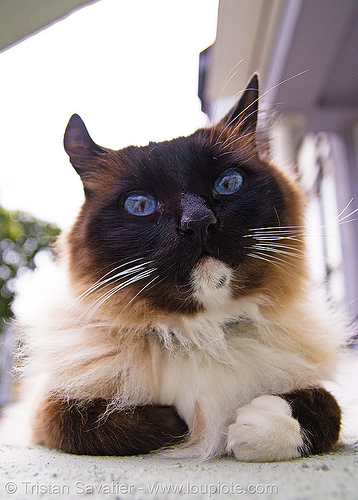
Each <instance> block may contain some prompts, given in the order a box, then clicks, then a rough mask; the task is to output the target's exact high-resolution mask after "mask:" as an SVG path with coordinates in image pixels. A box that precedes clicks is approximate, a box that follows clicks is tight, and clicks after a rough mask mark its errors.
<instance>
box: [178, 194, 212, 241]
mask: <svg viewBox="0 0 358 500" xmlns="http://www.w3.org/2000/svg"><path fill="white" fill-rule="evenodd" d="M187 201H188V200H187ZM193 201H195V202H194V203H193ZM190 202H191V203H190ZM190 202H189V203H186V204H185V205H184V209H183V213H182V217H181V221H180V225H179V230H180V231H181V232H182V233H185V234H187V235H189V236H192V237H193V238H194V239H195V240H196V241H197V242H198V243H200V244H203V243H206V241H207V240H208V238H209V237H210V234H211V232H212V230H213V229H214V226H215V224H216V223H217V219H216V217H215V214H214V213H213V211H212V210H210V208H208V207H207V206H206V205H205V204H204V203H202V202H199V201H198V199H196V200H192V199H191V200H190Z"/></svg>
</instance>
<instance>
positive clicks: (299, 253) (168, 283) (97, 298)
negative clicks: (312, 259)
mask: <svg viewBox="0 0 358 500" xmlns="http://www.w3.org/2000/svg"><path fill="white" fill-rule="evenodd" d="M258 98H259V97H258V80H257V76H254V77H253V78H252V79H251V81H250V83H249V84H248V86H247V88H246V89H245V91H244V92H243V94H242V97H241V99H240V100H239V101H238V103H237V104H236V106H235V107H234V108H233V109H232V110H231V111H230V112H229V113H228V114H227V115H226V116H225V117H224V118H223V119H222V120H221V121H220V122H219V123H218V124H216V125H214V126H212V127H208V128H204V129H199V130H198V131H196V132H195V133H194V134H192V135H190V136H188V137H180V138H177V139H174V140H172V141H166V142H161V143H150V144H149V145H148V146H144V147H133V146H131V147H127V148H124V149H122V150H119V151H113V150H110V149H107V148H103V147H100V146H98V145H97V144H95V143H94V142H93V141H92V139H91V138H90V136H89V134H88V132H87V130H86V127H85V125H84V123H83V122H82V120H81V118H80V117H79V116H78V115H73V116H72V118H71V119H70V121H69V124H68V126H67V129H66V132H65V138H64V145H65V149H66V151H67V153H68V154H69V156H70V160H71V163H72V165H73V166H74V168H75V169H76V171H77V173H78V174H79V175H80V177H81V179H82V182H83V186H84V191H85V202H84V205H83V207H82V210H81V212H80V214H79V216H78V218H77V220H76V222H75V224H74V226H73V228H72V230H71V232H70V233H69V235H68V238H67V255H68V263H69V273H70V278H71V281H72V283H73V284H74V286H75V287H76V289H77V290H78V291H79V292H80V293H82V294H83V299H84V300H87V301H88V302H90V303H91V304H92V307H93V309H94V310H100V311H102V312H103V311H104V310H105V311H106V314H109V315H111V316H113V317H126V318H131V319H132V320H133V321H134V318H137V319H138V321H150V318H154V317H165V316H170V315H175V314H195V313H196V312H199V311H201V310H204V309H205V308H210V307H220V304H222V303H224V302H227V301H228V300H230V299H231V298H233V299H238V300H240V299H241V298H243V297H248V296H250V295H261V296H262V297H267V298H269V299H270V300H271V301H277V302H280V301H281V302H282V301H285V300H289V298H290V297H292V295H294V294H295V293H297V292H298V290H299V289H300V285H301V283H302V282H303V280H304V278H305V260H304V256H303V253H304V244H303V241H302V237H301V234H302V225H303V204H304V203H303V198H302V195H301V192H300V190H299V188H298V187H297V185H296V184H295V182H294V181H293V180H292V179H290V178H289V177H288V176H287V175H286V174H284V173H283V172H282V171H280V169H278V168H277V167H276V166H275V165H272V164H271V163H270V162H269V161H267V160H266V159H263V158H262V157H261V156H260V153H259V148H258V146H257V141H256V124H257V111H258Z"/></svg>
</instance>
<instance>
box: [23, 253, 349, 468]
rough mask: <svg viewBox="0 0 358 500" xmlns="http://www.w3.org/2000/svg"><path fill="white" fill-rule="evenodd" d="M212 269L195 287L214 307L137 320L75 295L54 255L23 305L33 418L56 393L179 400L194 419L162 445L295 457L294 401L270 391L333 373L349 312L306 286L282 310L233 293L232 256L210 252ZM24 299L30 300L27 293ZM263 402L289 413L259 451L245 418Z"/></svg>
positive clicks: (181, 453)
mask: <svg viewBox="0 0 358 500" xmlns="http://www.w3.org/2000/svg"><path fill="white" fill-rule="evenodd" d="M204 271H205V272H204ZM204 271H203V269H198V268H197V269H196V270H195V272H194V277H193V279H194V280H195V282H196V288H197V294H198V296H199V295H200V297H201V299H202V300H205V301H206V308H207V309H206V311H205V313H197V314H194V315H192V316H190V317H188V316H184V315H180V314H178V315H171V316H170V317H168V319H167V320H162V321H161V322H160V323H155V324H148V325H146V326H143V325H141V326H140V327H137V328H129V326H128V325H124V326H122V327H121V326H119V325H118V324H115V323H114V322H110V321H108V322H106V321H103V320H101V319H99V318H97V317H96V316H95V315H93V314H92V313H91V311H89V309H88V305H86V303H85V302H84V301H82V300H81V299H79V298H78V297H76V294H75V293H74V292H73V290H72V289H71V286H70V284H69V283H68V282H67V278H66V272H65V270H64V269H63V268H61V266H59V265H57V264H51V265H50V266H47V267H46V268H44V269H43V270H38V271H36V272H35V273H34V275H33V277H32V278H31V281H29V282H28V283H27V286H28V287H30V290H31V297H32V303H29V294H28V293H25V296H26V306H27V307H26V309H27V311H29V312H28V313H27V314H24V313H23V322H24V323H26V324H27V327H26V328H25V329H24V330H23V331H25V332H26V333H25V335H26V339H25V342H24V345H25V346H26V354H27V355H28V356H24V359H25V365H24V370H25V372H26V375H27V377H26V380H27V386H26V393H27V395H28V397H29V399H30V400H31V405H32V406H33V412H32V418H33V419H34V418H35V414H36V410H37V408H38V406H39V405H40V404H41V402H42V401H43V399H44V398H46V396H47V395H48V394H49V393H51V394H54V395H56V397H59V398H61V399H63V400H70V399H75V400H80V401H82V402H86V401H88V402H90V401H93V400H94V399H96V398H104V399H105V400H107V401H108V405H107V408H106V410H105V412H104V413H108V412H112V411H116V410H119V409H120V410H125V409H128V408H130V407H136V406H141V405H148V404H153V405H170V406H174V407H175V409H176V411H177V412H178V414H179V415H180V417H181V418H182V419H183V420H184V421H185V422H186V424H187V426H188V428H189V434H188V437H187V439H186V440H185V441H184V443H181V444H179V445H176V446H175V447H173V448H171V449H169V450H165V451H164V452H163V454H164V455H165V456H175V457H200V458H203V459H205V458H209V457H213V456H219V455H222V454H224V453H227V452H229V453H233V454H234V455H235V456H237V458H240V459H242V460H257V459H258V460H282V459H289V458H294V457H296V456H298V455H297V454H298V453H299V452H298V450H299V449H300V446H301V445H302V442H301V441H302V436H301V435H300V432H299V426H298V423H297V421H296V420H294V419H293V418H292V417H291V415H290V411H289V409H288V408H287V406H288V404H287V403H286V402H285V401H283V400H281V399H280V398H275V397H273V399H271V400H270V398H269V399H267V398H268V396H267V397H266V396H265V397H266V399H262V395H280V394H284V393H289V392H292V391H295V390H298V389H301V388H308V387H319V386H321V385H322V382H323V381H324V380H328V379H331V377H332V374H333V372H334V368H335V366H336V365H337V362H338V358H339V352H340V349H339V339H340V338H342V335H343V334H344V332H343V331H342V327H341V326H340V322H337V321H336V320H335V318H334V316H333V314H332V313H331V312H330V311H329V310H328V309H327V307H326V306H325V305H324V303H323V304H322V303H320V304H319V305H317V302H319V300H318V299H317V297H313V296H312V294H308V293H305V294H301V295H300V297H301V298H300V299H299V300H295V301H292V300H291V301H289V302H288V303H286V304H282V305H281V307H280V308H279V311H277V307H275V309H272V308H271V307H270V304H268V303H267V300H264V298H263V297H261V296H260V295H257V296H254V297H250V298H243V299H235V300H234V299H232V298H231V296H230V271H229V269H228V268H226V266H224V265H223V264H221V263H220V262H217V261H215V260H212V261H211V262H209V263H208V264H207V265H206V269H205V270H204ZM220 276H221V277H222V278H223V277H224V276H225V280H224V279H222V281H225V283H224V284H223V285H222V286H220V287H219V288H218V287H217V286H215V287H214V286H213V285H210V283H217V279H216V278H218V277H220ZM208 277H211V278H212V280H210V279H208ZM214 278H215V279H214ZM17 305H18V306H21V294H20V297H19V298H18V303H17ZM18 309H20V307H18ZM19 313H20V311H19ZM26 360H27V361H26ZM260 396H261V399H260ZM255 398H258V399H255ZM277 399H279V403H278V404H277V401H276V400H277ZM253 400H254V402H252V401H253ZM256 401H258V402H260V404H257V403H256ZM251 402H252V403H251ZM261 402H263V403H264V406H262V404H261ZM249 403H251V405H250V406H247V405H248V404H249ZM271 403H272V404H271ZM267 405H268V406H267ZM270 406H271V408H269V407H270ZM265 411H266V412H268V425H271V429H272V432H273V435H276V434H277V432H278V431H277V429H279V428H280V427H281V425H282V422H281V421H282V419H283V420H285V421H287V422H289V425H288V426H287V428H286V431H285V432H284V436H281V437H280V436H278V440H275V439H273V440H272V446H271V447H270V443H269V442H266V445H265V447H264V448H263V449H261V451H260V452H259V453H258V452H257V450H256V449H255V451H251V452H250V450H249V448H250V444H247V443H246V445H245V446H246V448H247V449H248V450H249V451H247V450H246V451H245V448H244V449H242V450H241V451H240V452H239V451H238V450H239V447H238V442H239V441H240V439H242V438H240V437H239V435H238V432H239V431H238V430H237V423H238V421H241V420H242V419H244V420H245V422H246V423H247V424H250V425H251V424H255V423H257V421H260V418H261V417H260V418H259V415H258V413H259V414H260V415H261V416H262V415H263V412H265ZM237 412H238V413H237ZM247 419H248V420H249V421H248V422H247ZM266 420H267V419H266ZM32 425H33V426H34V425H35V422H32ZM235 425H236V427H235ZM263 429H266V427H265V426H264V427H263ZM263 429H262V427H261V428H260V429H259V433H258V434H257V433H256V434H255V432H254V431H253V430H252V428H251V431H252V432H251V435H252V440H253V441H255V440H258V439H261V438H260V436H262V432H263ZM275 429H276V430H275ZM228 432H229V438H228ZM281 434H282V433H281ZM248 436H250V434H248V435H246V441H247V439H249V438H248ZM281 441H282V446H281V445H280V442H281ZM275 450H276V451H275Z"/></svg>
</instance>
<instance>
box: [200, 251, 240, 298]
mask: <svg viewBox="0 0 358 500" xmlns="http://www.w3.org/2000/svg"><path fill="white" fill-rule="evenodd" d="M231 278H232V270H231V269H230V268H229V267H228V266H227V265H226V264H224V263H223V262H221V261H220V260H218V259H215V258H214V257H210V256H203V257H202V258H201V259H200V261H199V262H198V264H197V265H196V267H195V268H194V270H193V272H192V283H193V288H194V296H195V298H196V299H197V300H198V301H199V302H200V303H202V304H203V305H205V306H209V305H210V304H215V302H217V301H220V300H222V299H224V298H228V297H229V296H230V294H231V287H230V283H231Z"/></svg>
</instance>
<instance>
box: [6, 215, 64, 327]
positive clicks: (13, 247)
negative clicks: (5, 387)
mask: <svg viewBox="0 0 358 500" xmlns="http://www.w3.org/2000/svg"><path fill="white" fill-rule="evenodd" d="M59 232H60V230H59V229H58V227H56V226H54V225H52V224H49V223H46V222H43V221H40V220H38V219H35V218H34V217H32V216H30V215H28V214H26V213H23V212H8V211H6V210H5V209H3V208H2V207H0V334H1V333H2V331H3V329H4V323H5V322H6V321H7V320H8V319H10V318H11V317H12V312H11V309H10V305H11V302H12V299H13V296H14V279H15V277H16V276H18V275H19V274H20V273H21V272H23V271H24V269H26V268H30V269H34V268H35V256H36V254H37V253H38V252H39V251H40V250H43V249H45V248H48V247H49V246H50V245H51V244H52V243H53V242H54V240H55V238H56V236H57V235H58V234H59Z"/></svg>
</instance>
